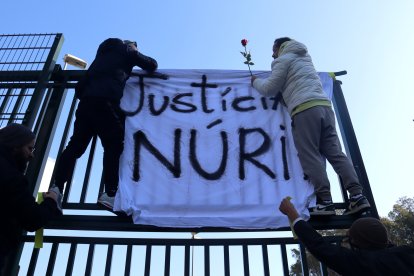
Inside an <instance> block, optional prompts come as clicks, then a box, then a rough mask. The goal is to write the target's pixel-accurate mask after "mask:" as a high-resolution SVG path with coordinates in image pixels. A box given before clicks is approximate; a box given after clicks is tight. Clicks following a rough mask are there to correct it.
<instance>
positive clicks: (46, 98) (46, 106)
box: [33, 88, 52, 133]
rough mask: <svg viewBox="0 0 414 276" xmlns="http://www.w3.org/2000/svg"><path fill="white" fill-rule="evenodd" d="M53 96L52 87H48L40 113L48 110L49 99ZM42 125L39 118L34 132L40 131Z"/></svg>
mask: <svg viewBox="0 0 414 276" xmlns="http://www.w3.org/2000/svg"><path fill="white" fill-rule="evenodd" d="M51 96H52V89H51V88H48V89H46V91H45V96H44V100H43V103H42V105H41V107H40V111H39V113H40V114H45V112H46V110H47V108H48V106H49V101H50V98H51ZM40 127H41V121H40V120H37V121H36V125H35V127H34V128H33V132H35V133H38V132H39V129H40Z"/></svg>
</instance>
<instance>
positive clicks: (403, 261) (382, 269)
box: [279, 198, 414, 276]
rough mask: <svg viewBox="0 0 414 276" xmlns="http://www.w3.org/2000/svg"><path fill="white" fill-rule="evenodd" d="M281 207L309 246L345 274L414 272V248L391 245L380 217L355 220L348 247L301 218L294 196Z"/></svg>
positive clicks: (299, 235)
mask: <svg viewBox="0 0 414 276" xmlns="http://www.w3.org/2000/svg"><path fill="white" fill-rule="evenodd" d="M279 210H280V211H281V212H282V213H283V214H285V215H286V216H287V217H288V218H289V220H290V221H292V227H293V230H294V231H295V233H296V235H297V237H298V238H299V240H300V241H301V242H302V243H303V245H305V247H306V249H307V250H308V251H309V252H310V253H311V254H312V255H313V256H314V257H315V258H316V259H318V260H319V261H320V262H323V263H324V264H325V265H326V266H327V267H329V268H331V269H332V270H334V271H335V272H338V273H340V274H341V275H345V276H346V275H349V276H359V275H361V276H369V275H373V276H381V275H384V276H388V275H389V276H394V275H398V276H405V275H407V276H408V275H414V248H412V247H410V246H392V245H390V243H389V241H388V233H387V229H386V228H385V226H384V225H383V224H382V223H381V221H380V220H378V219H375V218H371V217H364V218H359V219H357V220H356V221H354V223H353V224H352V225H351V227H350V228H349V230H348V242H349V246H350V248H348V247H344V246H339V245H334V244H331V243H330V242H328V241H326V240H325V238H324V237H322V236H321V235H320V234H319V233H318V232H317V231H316V230H315V229H314V228H313V227H312V226H311V225H310V224H309V223H308V222H307V221H304V220H303V219H302V218H300V216H299V214H298V212H297V210H296V209H295V207H294V205H293V204H292V202H291V201H290V198H285V199H283V200H282V202H281V204H280V206H279Z"/></svg>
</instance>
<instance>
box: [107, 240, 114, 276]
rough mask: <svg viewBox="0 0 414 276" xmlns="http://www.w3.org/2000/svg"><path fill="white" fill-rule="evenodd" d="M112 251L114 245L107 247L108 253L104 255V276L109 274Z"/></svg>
mask: <svg viewBox="0 0 414 276" xmlns="http://www.w3.org/2000/svg"><path fill="white" fill-rule="evenodd" d="M113 251H114V245H113V244H109V245H108V252H107V253H106V265H105V276H109V275H110V274H111V265H112V253H113Z"/></svg>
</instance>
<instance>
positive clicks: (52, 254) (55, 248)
mask: <svg viewBox="0 0 414 276" xmlns="http://www.w3.org/2000/svg"><path fill="white" fill-rule="evenodd" d="M58 245H59V244H58V243H55V242H54V243H53V244H52V249H51V251H50V255H49V262H48V264H47V269H46V276H52V275H53V269H54V267H55V263H56V256H57V251H58Z"/></svg>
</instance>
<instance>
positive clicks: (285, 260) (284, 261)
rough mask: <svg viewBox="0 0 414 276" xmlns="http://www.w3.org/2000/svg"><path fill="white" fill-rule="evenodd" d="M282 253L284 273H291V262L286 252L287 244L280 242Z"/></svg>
mask: <svg viewBox="0 0 414 276" xmlns="http://www.w3.org/2000/svg"><path fill="white" fill-rule="evenodd" d="M280 254H281V255H282V265H283V275H289V263H288V259H287V253H286V244H284V243H282V244H280Z"/></svg>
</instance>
